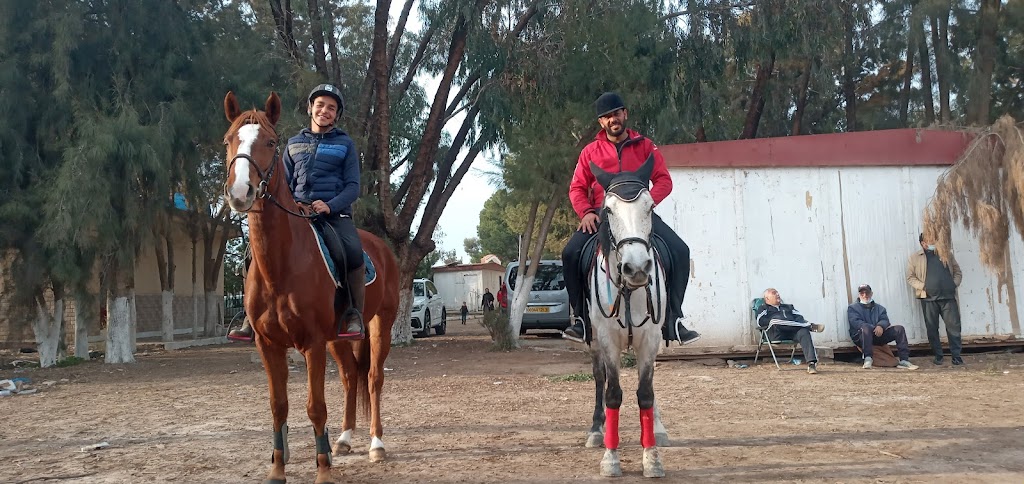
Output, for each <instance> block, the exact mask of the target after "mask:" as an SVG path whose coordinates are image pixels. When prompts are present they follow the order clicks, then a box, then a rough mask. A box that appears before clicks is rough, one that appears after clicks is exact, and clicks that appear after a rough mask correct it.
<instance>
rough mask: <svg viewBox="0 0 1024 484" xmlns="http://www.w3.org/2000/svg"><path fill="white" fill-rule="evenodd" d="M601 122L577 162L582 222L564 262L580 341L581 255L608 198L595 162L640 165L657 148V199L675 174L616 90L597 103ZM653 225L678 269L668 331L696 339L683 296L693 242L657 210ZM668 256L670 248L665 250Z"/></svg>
mask: <svg viewBox="0 0 1024 484" xmlns="http://www.w3.org/2000/svg"><path fill="white" fill-rule="evenodd" d="M594 107H595V109H596V112H597V122H598V123H599V124H600V125H601V131H599V132H598V133H597V136H595V139H594V141H591V142H590V144H588V145H587V146H586V147H584V148H583V152H581V153H580V158H579V161H578V162H577V163H576V171H575V173H573V176H572V183H571V184H570V185H569V200H570V201H571V202H572V208H573V210H575V211H576V215H579V217H580V225H579V227H578V228H577V230H576V233H575V234H573V236H572V238H570V239H569V242H568V243H567V244H566V246H565V249H564V250H563V251H562V264H563V265H564V266H565V288H566V290H567V291H568V293H569V302H570V303H571V304H572V305H573V313H574V314H575V315H576V321H575V324H573V325H572V326H570V327H569V328H568V329H566V330H565V332H564V336H565V337H566V338H568V339H572V340H575V341H583V339H584V324H583V320H582V317H583V316H584V311H585V309H584V308H586V294H584V293H583V281H581V280H579V279H578V276H577V274H579V265H580V257H581V255H582V252H583V245H584V244H585V243H586V242H587V239H589V238H590V237H591V235H593V234H594V233H595V232H597V225H598V222H599V220H600V218H599V216H598V213H599V212H600V210H601V205H602V204H603V203H604V189H602V188H601V185H600V184H598V183H597V178H595V177H594V173H593V172H591V171H590V163H591V162H593V163H594V164H596V165H597V166H598V167H599V168H601V169H602V170H604V171H606V172H609V173H618V172H622V171H636V170H637V169H638V168H640V165H642V164H643V163H644V161H646V160H647V157H648V156H650V155H651V154H654V171H653V172H652V173H651V185H652V186H651V197H652V198H653V199H654V204H655V205H657V204H659V203H661V202H662V200H665V198H666V197H668V194H669V193H671V192H672V177H671V176H670V175H669V173H668V168H667V167H666V166H665V158H664V157H663V156H661V152H660V151H658V147H657V146H656V145H655V144H654V142H653V141H651V140H649V139H647V138H645V137H644V136H643V135H641V134H640V133H637V132H636V131H633V130H631V129H626V120H627V119H629V113H628V112H627V110H626V103H625V102H623V101H622V97H620V96H619V95H618V94H616V93H614V92H606V93H604V94H602V95H601V97H599V98H597V101H596V102H595V103H594ZM653 218H654V220H653V231H654V233H655V234H658V235H659V236H661V238H662V239H664V241H665V243H666V244H668V246H669V251H670V252H671V257H672V260H673V261H674V262H673V265H672V271H671V273H670V274H668V285H667V288H668V314H667V315H666V318H665V321H664V323H665V325H664V326H663V327H662V333H663V335H664V337H665V339H666V340H667V341H673V340H675V341H679V343H680V344H689V343H693V342H694V341H697V340H698V339H700V334H699V333H697V332H696V331H692V330H689V329H687V328H686V327H685V326H683V324H682V319H683V311H682V306H683V296H684V295H685V294H686V284H687V282H688V280H689V278H690V248H689V247H687V245H686V243H685V242H683V239H680V238H679V236H678V235H676V233H675V232H674V231H672V229H671V228H670V227H669V226H668V225H667V224H666V223H665V222H663V221H662V220H661V217H659V216H658V214H656V213H655V214H653ZM662 255H663V256H667V255H669V254H662Z"/></svg>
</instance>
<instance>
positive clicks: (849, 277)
mask: <svg viewBox="0 0 1024 484" xmlns="http://www.w3.org/2000/svg"><path fill="white" fill-rule="evenodd" d="M670 171H671V173H672V180H673V183H674V189H673V191H672V195H671V196H670V197H669V198H668V199H667V200H665V201H664V202H663V203H662V204H661V205H659V206H658V207H657V210H656V211H657V213H658V214H659V215H661V217H662V218H663V219H664V220H665V222H666V223H668V224H669V225H671V226H673V227H674V228H675V229H676V231H677V232H678V233H679V234H680V235H681V236H682V238H683V240H685V241H686V242H687V244H688V245H689V246H690V251H691V259H692V262H691V268H692V271H691V277H690V285H689V289H688V290H687V296H686V302H685V303H684V306H683V309H684V312H685V313H686V315H687V321H688V324H690V325H692V326H693V327H694V328H695V329H697V330H698V331H700V332H701V333H702V334H703V335H704V338H703V339H702V340H701V342H700V343H698V345H702V346H727V345H749V344H756V342H757V341H756V332H755V331H754V329H753V323H752V322H751V316H750V310H749V306H750V302H751V299H752V298H754V297H760V296H761V294H762V292H763V291H764V289H765V288H767V287H775V288H776V289H778V290H779V293H780V294H781V295H782V297H783V299H784V300H785V301H786V302H789V303H792V304H794V305H796V307H797V308H798V309H799V310H800V311H801V312H802V313H803V314H804V315H805V316H807V317H808V319H810V320H812V321H819V322H823V323H825V324H826V325H827V328H826V330H825V332H824V333H823V334H822V335H815V344H816V345H820V346H847V345H849V344H850V337H849V331H848V326H847V323H846V308H847V306H848V305H849V304H850V303H851V302H853V301H854V300H855V299H856V296H857V295H856V291H857V286H858V285H860V284H864V283H867V284H871V286H872V288H873V289H874V297H875V300H876V301H877V302H879V303H880V304H882V305H883V306H885V307H886V309H887V310H888V313H889V317H890V319H891V320H892V321H893V322H894V323H895V324H902V325H903V326H904V327H906V329H907V335H908V337H909V338H910V341H911V343H919V342H926V341H927V336H926V335H925V329H924V320H923V318H922V316H921V308H920V303H919V302H917V301H916V300H915V299H914V297H913V293H912V291H911V289H910V286H908V285H907V283H906V267H907V258H908V256H909V255H910V253H911V252H912V251H915V250H917V249H919V248H920V246H919V245H918V242H917V237H918V234H919V233H920V231H921V216H920V214H921V211H922V210H923V208H924V206H925V205H926V203H927V202H928V199H929V197H930V196H931V195H932V193H933V191H934V189H935V185H936V178H937V177H938V176H939V175H940V174H941V173H942V172H943V171H944V168H943V167H931V166H920V167H863V168H834V167H808V168H758V169H736V168H671V169H670ZM1010 242H1011V255H1010V261H1009V264H1010V266H1011V271H1010V273H1011V275H1012V274H1013V273H1014V272H1016V273H1017V274H1018V275H1019V274H1021V268H1022V267H1024V244H1022V243H1021V239H1020V237H1018V236H1017V235H1016V231H1015V230H1014V229H1011V240H1010ZM953 243H954V254H955V255H956V258H957V261H958V262H959V263H960V267H961V270H962V271H963V283H962V284H961V286H960V291H959V294H960V305H961V313H962V318H961V319H962V323H963V335H964V337H965V338H967V337H972V336H991V335H1009V334H1013V335H1016V336H1018V337H1024V334H1022V332H1021V329H1020V322H1019V319H1018V318H1019V315H1022V314H1024V301H1022V300H1021V298H1022V297H1024V291H1022V289H1024V282H1022V279H1024V277H1019V276H1018V277H1016V278H1012V279H1013V281H1012V282H1011V283H1010V285H1012V286H1013V289H1015V292H1016V295H1019V296H1017V297H1015V298H1013V297H1011V296H1010V294H1009V291H1008V287H1007V285H1006V284H1002V285H1001V284H1000V283H999V281H997V279H996V277H995V275H994V274H992V273H990V272H988V271H987V270H985V269H984V268H983V267H982V266H981V262H980V261H979V247H978V244H977V241H976V240H975V239H974V238H973V237H971V236H970V235H969V234H967V233H966V232H965V231H963V230H960V229H956V228H955V229H954V231H953ZM1014 299H1015V300H1014ZM1012 306H1015V308H1012V309H1013V310H1011V307H1012ZM942 332H943V334H944V330H942Z"/></svg>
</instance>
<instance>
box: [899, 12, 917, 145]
mask: <svg viewBox="0 0 1024 484" xmlns="http://www.w3.org/2000/svg"><path fill="white" fill-rule="evenodd" d="M911 25H913V22H911ZM914 43H915V42H914V35H913V27H911V31H910V32H908V33H907V59H906V63H904V64H903V88H902V89H900V125H902V126H903V127H904V128H907V127H909V125H908V124H907V121H908V118H909V113H910V90H911V87H912V85H913V80H914Z"/></svg>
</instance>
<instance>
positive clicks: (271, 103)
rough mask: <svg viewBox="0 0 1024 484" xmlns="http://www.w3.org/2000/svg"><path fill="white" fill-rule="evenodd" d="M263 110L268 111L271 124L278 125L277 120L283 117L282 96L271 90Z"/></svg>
mask: <svg viewBox="0 0 1024 484" xmlns="http://www.w3.org/2000/svg"><path fill="white" fill-rule="evenodd" d="M263 110H264V111H266V112H267V119H269V120H270V124H272V125H274V126H277V120H278V119H280V118H281V98H280V97H278V96H277V93H276V92H274V91H270V97H268V98H267V105H266V107H265V108H264V109H263Z"/></svg>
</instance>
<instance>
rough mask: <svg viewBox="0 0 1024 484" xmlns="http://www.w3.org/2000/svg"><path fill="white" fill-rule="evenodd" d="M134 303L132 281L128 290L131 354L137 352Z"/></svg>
mask: <svg viewBox="0 0 1024 484" xmlns="http://www.w3.org/2000/svg"><path fill="white" fill-rule="evenodd" d="M133 279H134V278H133ZM135 302H136V301H135V284H134V281H133V283H132V286H131V288H130V289H128V314H129V316H130V319H129V324H130V328H131V333H130V334H131V340H132V353H135V352H136V351H138V350H139V306H138V305H137V304H135Z"/></svg>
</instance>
